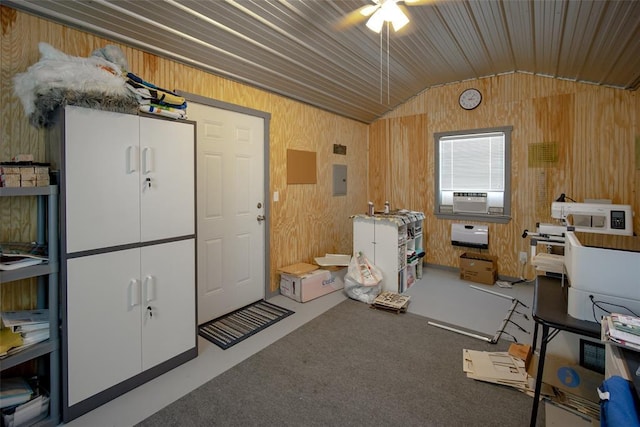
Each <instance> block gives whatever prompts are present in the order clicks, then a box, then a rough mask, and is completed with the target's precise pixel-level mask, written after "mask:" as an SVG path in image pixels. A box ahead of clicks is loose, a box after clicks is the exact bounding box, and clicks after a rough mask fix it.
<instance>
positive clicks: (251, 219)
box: [188, 102, 266, 324]
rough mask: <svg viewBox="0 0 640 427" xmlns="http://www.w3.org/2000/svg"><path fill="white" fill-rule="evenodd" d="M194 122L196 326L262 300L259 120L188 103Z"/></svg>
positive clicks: (261, 122) (261, 121) (261, 133)
mask: <svg viewBox="0 0 640 427" xmlns="http://www.w3.org/2000/svg"><path fill="white" fill-rule="evenodd" d="M188 111H189V120H194V121H197V123H198V124H197V130H196V135H197V150H196V152H197V227H198V238H197V245H198V273H197V274H198V324H201V323H204V322H206V321H209V320H212V319H215V318H217V317H219V316H222V315H224V314H226V313H229V312H231V311H233V310H235V309H237V308H240V307H243V306H245V305H247V304H251V303H252V302H255V301H258V300H260V299H262V298H264V293H265V274H264V268H265V232H266V221H263V220H259V217H261V216H263V215H264V213H265V208H264V205H265V202H266V200H265V194H264V137H265V136H264V119H263V118H261V117H256V116H250V115H246V114H241V113H236V112H233V111H229V110H224V109H220V108H215V107H211V106H206V105H202V104H197V103H194V102H190V103H189V110H188Z"/></svg>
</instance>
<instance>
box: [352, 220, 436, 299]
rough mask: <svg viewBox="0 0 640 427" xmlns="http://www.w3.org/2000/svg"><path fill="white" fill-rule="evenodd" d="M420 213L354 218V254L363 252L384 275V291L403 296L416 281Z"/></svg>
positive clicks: (419, 247)
mask: <svg viewBox="0 0 640 427" xmlns="http://www.w3.org/2000/svg"><path fill="white" fill-rule="evenodd" d="M423 219H424V214H423V213H422V212H413V211H404V212H396V213H392V214H376V215H355V216H353V253H354V255H355V254H357V253H358V252H362V253H363V254H364V255H365V256H366V257H367V258H368V259H369V261H370V262H372V263H373V264H375V265H376V267H378V268H379V269H380V270H381V271H382V275H383V279H382V288H383V290H385V291H391V292H398V293H402V292H404V291H406V290H407V289H408V288H409V287H410V286H411V285H412V284H413V282H414V281H415V278H416V267H417V265H418V263H419V262H422V261H421V259H422V257H421V256H419V255H420V254H422V255H423V254H424V247H423V235H422V221H423Z"/></svg>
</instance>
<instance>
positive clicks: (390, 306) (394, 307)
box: [371, 291, 411, 313]
mask: <svg viewBox="0 0 640 427" xmlns="http://www.w3.org/2000/svg"><path fill="white" fill-rule="evenodd" d="M410 298H411V297H410V296H409V295H401V294H398V293H396V292H390V291H384V292H382V293H381V294H380V295H378V296H377V297H376V299H375V300H373V303H372V304H371V306H372V307H373V308H381V309H384V310H390V311H395V312H396V313H400V312H403V313H404V312H406V311H407V307H408V306H409V299H410Z"/></svg>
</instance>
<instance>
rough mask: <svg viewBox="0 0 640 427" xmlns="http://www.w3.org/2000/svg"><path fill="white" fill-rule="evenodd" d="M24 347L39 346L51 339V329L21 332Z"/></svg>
mask: <svg viewBox="0 0 640 427" xmlns="http://www.w3.org/2000/svg"><path fill="white" fill-rule="evenodd" d="M20 335H22V345H31V344H37V343H39V342H42V341H46V340H48V339H49V329H39V330H37V331H31V332H21V333H20Z"/></svg>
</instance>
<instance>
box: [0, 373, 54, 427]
mask: <svg viewBox="0 0 640 427" xmlns="http://www.w3.org/2000/svg"><path fill="white" fill-rule="evenodd" d="M33 395H34V391H33V388H32V387H31V386H30V385H29V383H28V382H27V381H26V380H25V379H24V378H21V377H13V378H7V379H3V380H2V383H1V384H0V408H1V409H2V422H3V424H2V425H3V426H5V427H19V426H28V425H33V424H34V423H35V422H37V421H39V420H42V419H44V418H46V416H47V414H48V412H49V397H48V396H46V395H43V394H38V393H36V396H35V397H33V398H32V396H33Z"/></svg>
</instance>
